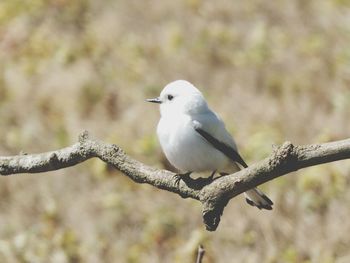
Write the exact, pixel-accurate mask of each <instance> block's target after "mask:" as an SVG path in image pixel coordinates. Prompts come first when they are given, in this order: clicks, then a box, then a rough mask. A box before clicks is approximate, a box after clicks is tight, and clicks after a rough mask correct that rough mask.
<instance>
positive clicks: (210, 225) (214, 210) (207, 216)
mask: <svg viewBox="0 0 350 263" xmlns="http://www.w3.org/2000/svg"><path fill="white" fill-rule="evenodd" d="M229 200H230V199H229V198H222V199H219V200H210V201H207V202H205V203H203V223H204V225H205V229H206V230H208V231H215V230H216V228H217V227H218V225H219V223H220V219H221V216H222V214H223V212H224V208H225V206H226V205H227V203H228V201H229Z"/></svg>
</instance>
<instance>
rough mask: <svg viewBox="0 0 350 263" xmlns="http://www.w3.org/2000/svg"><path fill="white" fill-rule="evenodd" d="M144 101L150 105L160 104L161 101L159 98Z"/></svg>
mask: <svg viewBox="0 0 350 263" xmlns="http://www.w3.org/2000/svg"><path fill="white" fill-rule="evenodd" d="M146 101H148V102H152V103H162V101H161V100H160V99H159V98H154V99H147V100H146Z"/></svg>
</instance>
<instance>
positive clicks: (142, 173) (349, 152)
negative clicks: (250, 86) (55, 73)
mask: <svg viewBox="0 0 350 263" xmlns="http://www.w3.org/2000/svg"><path fill="white" fill-rule="evenodd" d="M93 157H97V158H99V159H101V160H102V161H104V162H106V163H108V164H110V165H112V166H114V167H115V168H116V169H118V170H119V171H121V172H122V173H124V174H125V175H126V176H128V177H129V178H131V179H132V180H133V181H135V182H137V183H147V184H150V185H153V186H155V187H157V188H160V189H164V190H167V191H169V192H173V193H176V194H178V195H180V196H181V197H182V198H192V199H195V200H199V201H200V202H201V203H202V205H203V221H204V224H205V226H206V229H207V230H210V231H214V230H216V228H217V226H218V224H219V222H220V217H221V215H222V213H223V210H224V208H225V206H226V204H227V203H228V202H229V200H230V199H232V198H233V197H235V196H237V195H239V194H241V193H243V192H245V191H247V190H248V189H250V188H253V187H256V186H258V185H260V184H263V183H265V182H267V181H270V180H272V179H274V178H277V177H279V176H282V175H285V174H288V173H290V172H292V171H296V170H299V169H301V168H305V167H309V166H313V165H319V164H323V163H329V162H333V161H338V160H343V159H350V139H346V140H342V141H335V142H330V143H324V144H314V145H305V146H294V145H293V144H292V143H291V142H285V143H284V144H283V145H282V146H280V147H278V148H276V149H275V150H274V151H273V152H272V154H271V155H270V156H269V157H268V158H266V159H264V160H262V161H259V162H257V163H255V164H253V165H251V166H249V167H248V168H246V169H243V170H241V171H239V172H237V173H234V174H229V175H227V176H222V177H219V178H215V179H214V180H213V181H212V182H211V183H209V184H206V185H203V184H202V183H199V181H198V180H191V181H188V180H181V181H180V183H179V184H178V183H177V180H176V177H174V175H175V174H174V173H172V172H169V171H166V170H159V169H156V168H152V167H149V166H147V165H145V164H143V163H140V162H138V161H136V160H134V159H132V158H131V157H129V156H128V155H126V154H125V153H124V151H123V150H122V149H120V148H119V147H118V146H116V145H114V144H106V143H104V142H101V141H97V140H92V139H89V138H88V133H87V132H84V133H82V134H81V135H80V136H79V141H78V142H77V143H75V144H73V145H72V146H69V147H67V148H63V149H61V150H57V151H51V152H47V153H41V154H30V155H27V154H23V155H16V156H8V157H0V174H1V175H10V174H18V173H40V172H48V171H53V170H58V169H62V168H66V167H70V166H74V165H77V164H78V163H81V162H84V161H86V160H88V159H90V158H93Z"/></svg>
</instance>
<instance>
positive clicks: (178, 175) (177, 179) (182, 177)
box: [174, 172, 192, 186]
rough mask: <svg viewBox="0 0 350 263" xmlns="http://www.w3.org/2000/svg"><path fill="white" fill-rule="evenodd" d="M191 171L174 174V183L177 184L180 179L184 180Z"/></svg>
mask: <svg viewBox="0 0 350 263" xmlns="http://www.w3.org/2000/svg"><path fill="white" fill-rule="evenodd" d="M191 173H192V172H188V173H184V174H175V175H174V179H175V185H176V186H179V185H180V181H181V180H186V179H188V178H189V177H190V174H191Z"/></svg>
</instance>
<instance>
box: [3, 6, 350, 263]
mask: <svg viewBox="0 0 350 263" xmlns="http://www.w3.org/2000/svg"><path fill="white" fill-rule="evenodd" d="M349 15H350V1H348V0H321V1H316V0H310V1H303V0H298V1H287V0H283V1H271V2H268V1H259V0H254V1H235V2H231V1H225V0H219V1H203V0H181V1H163V2H152V1H144V2H140V1H135V0H131V1H121V0H108V1H101V2H99V1H92V0H74V1H68V0H31V1H29V0H25V1H18V0H2V1H0V61H1V65H0V154H1V155H11V154H18V153H20V152H22V153H25V152H29V153H32V152H43V151H49V150H52V149H55V148H59V147H64V146H67V145H69V144H70V143H73V142H76V141H77V136H78V134H79V133H80V132H81V131H82V130H84V129H86V130H89V131H90V133H91V135H92V136H93V137H95V138H99V139H101V140H105V141H108V142H111V143H115V144H118V145H120V146H121V147H122V148H123V149H124V150H125V151H126V152H127V153H129V154H130V155H132V156H134V157H135V158H137V159H139V160H140V161H143V162H145V163H148V164H150V165H154V166H157V167H162V166H163V165H166V162H164V157H163V156H162V154H161V151H160V149H159V145H158V143H157V139H156V136H155V129H156V124H157V120H158V117H159V112H158V109H157V108H156V107H154V105H148V104H146V103H145V102H144V100H145V98H149V97H155V96H157V95H158V94H159V92H160V90H161V89H162V87H163V86H164V85H165V84H167V83H168V82H170V81H172V80H175V79H179V78H181V79H187V80H189V81H191V82H193V83H194V84H195V85H196V86H197V87H198V88H200V89H201V90H202V91H203V93H204V94H205V96H206V97H207V99H208V101H209V103H210V105H211V107H212V108H213V109H215V111H217V112H218V113H219V115H220V116H222V118H223V119H224V121H225V123H226V124H227V128H228V129H229V130H230V131H231V132H232V134H234V136H235V139H236V142H237V144H238V145H239V148H240V150H241V153H242V155H243V156H244V158H245V159H247V162H248V163H253V162H254V161H257V160H259V159H262V158H265V157H266V156H267V155H268V154H269V153H270V152H271V150H272V146H273V145H278V144H280V143H282V142H283V141H285V140H290V141H292V142H294V143H296V144H307V143H316V142H326V141H330V140H336V139H342V138H346V137H349V134H350V125H349V116H350V89H349V84H350V79H349V70H350V51H349V46H350V34H349V32H350V24H349V23H348V17H349ZM349 174H350V165H349V163H348V162H346V161H344V162H339V163H336V164H329V165H323V166H318V167H314V168H309V169H305V170H302V171H299V172H297V173H296V174H294V175H289V176H285V177H282V178H279V179H276V180H274V181H272V182H269V183H268V184H266V185H264V186H263V188H264V191H266V192H267V193H268V195H269V196H270V197H271V198H272V199H273V200H274V202H275V209H274V211H272V212H262V211H257V210H255V209H253V208H251V207H249V206H247V205H245V203H244V201H243V198H239V197H238V198H237V199H235V200H232V201H231V202H230V204H229V206H228V207H227V209H226V210H225V214H224V215H223V218H222V222H221V223H220V227H219V229H218V230H217V231H216V232H215V233H206V232H205V231H204V229H203V225H202V221H201V211H200V207H199V205H198V204H197V203H196V202H193V201H188V200H185V201H184V200H181V199H179V198H178V197H177V196H175V195H172V194H169V193H165V192H163V191H160V190H157V189H154V188H152V187H149V186H145V185H139V184H135V183H133V182H132V181H130V180H129V179H128V178H125V177H124V176H122V175H121V174H120V173H118V172H117V171H115V170H114V169H113V168H112V167H109V166H107V165H106V164H104V163H102V162H100V161H99V160H91V161H88V162H86V163H83V164H81V165H79V166H76V167H73V168H69V169H65V170H62V171H57V172H51V173H50V174H47V175H43V176H41V175H35V176H34V175H33V176H25V177H23V176H11V177H7V178H4V177H3V178H0V179H1V184H0V196H1V198H0V207H1V209H0V211H1V212H0V213H1V215H0V262H58V263H59V262H130V263H136V262H152V263H153V262H162V263H164V262H181V263H183V262H194V258H195V255H196V250H197V247H198V245H199V244H200V243H202V244H203V245H204V246H205V249H206V250H207V253H206V256H205V260H206V261H205V262H348V261H349V260H350V254H349V250H348V247H349V245H350V238H349V235H348V233H349V230H350V223H348V220H346V219H347V218H348V216H349V213H350V208H349V207H350V206H349V202H350V194H349V191H347V188H348V187H349V185H350V181H349V179H348V178H349Z"/></svg>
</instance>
